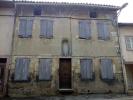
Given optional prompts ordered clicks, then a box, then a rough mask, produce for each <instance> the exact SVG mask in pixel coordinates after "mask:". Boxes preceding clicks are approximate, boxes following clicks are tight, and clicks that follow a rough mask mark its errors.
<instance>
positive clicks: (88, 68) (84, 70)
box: [80, 59, 93, 80]
mask: <svg viewBox="0 0 133 100" xmlns="http://www.w3.org/2000/svg"><path fill="white" fill-rule="evenodd" d="M80 70H81V79H84V80H85V79H92V78H93V77H92V74H93V66H92V60H91V59H81V60H80Z"/></svg>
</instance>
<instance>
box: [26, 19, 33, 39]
mask: <svg viewBox="0 0 133 100" xmlns="http://www.w3.org/2000/svg"><path fill="white" fill-rule="evenodd" d="M26 26H27V27H26V34H25V37H31V35H32V29H33V20H31V19H30V20H27V25H26Z"/></svg>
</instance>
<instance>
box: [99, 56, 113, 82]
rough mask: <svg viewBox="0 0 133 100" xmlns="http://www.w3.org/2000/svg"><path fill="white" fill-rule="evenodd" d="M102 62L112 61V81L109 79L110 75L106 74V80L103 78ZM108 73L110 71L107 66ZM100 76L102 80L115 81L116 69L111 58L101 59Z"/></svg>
mask: <svg viewBox="0 0 133 100" xmlns="http://www.w3.org/2000/svg"><path fill="white" fill-rule="evenodd" d="M102 60H110V61H111V66H110V67H112V74H113V78H112V79H110V78H109V77H108V73H104V74H106V78H103V77H102V67H103V66H102ZM105 70H106V71H107V72H108V71H109V69H108V68H107V66H106V69H105ZM100 76H101V79H102V80H114V79H115V72H114V67H113V60H112V59H111V58H101V59H100Z"/></svg>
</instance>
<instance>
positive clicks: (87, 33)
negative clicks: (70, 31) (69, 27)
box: [79, 21, 91, 39]
mask: <svg viewBox="0 0 133 100" xmlns="http://www.w3.org/2000/svg"><path fill="white" fill-rule="evenodd" d="M90 24H91V23H90V22H89V21H79V37H80V38H83V39H90V38H91V25H90Z"/></svg>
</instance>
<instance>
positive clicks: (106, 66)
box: [101, 59, 114, 79]
mask: <svg viewBox="0 0 133 100" xmlns="http://www.w3.org/2000/svg"><path fill="white" fill-rule="evenodd" d="M101 77H102V79H113V78H114V73H113V65H112V60H111V59H101Z"/></svg>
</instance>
